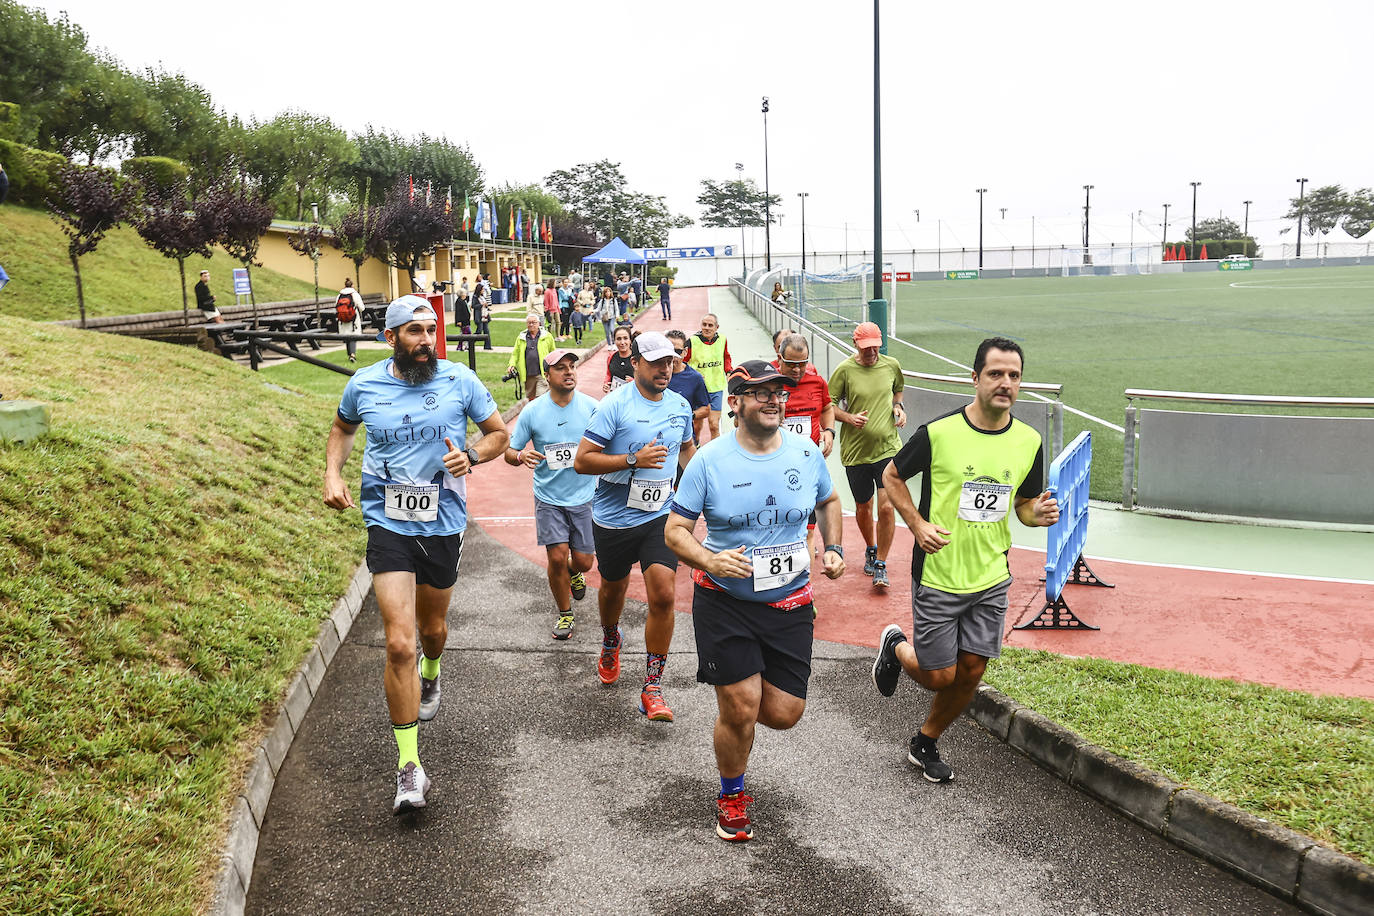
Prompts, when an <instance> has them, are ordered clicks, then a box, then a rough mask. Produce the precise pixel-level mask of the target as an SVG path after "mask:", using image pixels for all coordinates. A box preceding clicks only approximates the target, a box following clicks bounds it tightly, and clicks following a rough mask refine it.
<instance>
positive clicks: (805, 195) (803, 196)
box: [797, 191, 811, 273]
mask: <svg viewBox="0 0 1374 916" xmlns="http://www.w3.org/2000/svg"><path fill="white" fill-rule="evenodd" d="M797 196H798V197H800V198H801V202H802V273H806V198H808V197H810V196H811V195H810V193H808V192H806V191H798V192H797Z"/></svg>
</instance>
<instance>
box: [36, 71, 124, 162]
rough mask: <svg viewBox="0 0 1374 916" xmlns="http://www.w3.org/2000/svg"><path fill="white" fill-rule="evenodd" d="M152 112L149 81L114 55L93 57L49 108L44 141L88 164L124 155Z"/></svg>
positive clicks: (43, 133)
mask: <svg viewBox="0 0 1374 916" xmlns="http://www.w3.org/2000/svg"><path fill="white" fill-rule="evenodd" d="M148 113H149V104H148V96H147V93H146V92H145V91H144V84H143V83H142V82H141V81H139V80H138V79H136V78H134V77H133V76H130V75H129V74H128V73H127V72H125V71H124V70H123V69H122V68H121V67H120V66H119V64H118V63H116V62H115V61H114V60H111V59H109V58H101V59H97V60H94V61H92V62H91V63H90V64H89V65H88V66H87V68H86V72H85V73H84V74H83V75H82V77H81V80H80V82H78V83H77V84H76V85H74V86H71V87H70V88H68V90H67V91H66V92H64V93H63V94H62V96H61V97H60V98H59V99H58V101H57V102H56V104H55V105H53V107H52V109H51V111H50V112H49V114H48V116H47V118H46V120H45V123H44V127H43V132H42V134H40V140H41V141H42V142H44V143H47V144H48V145H50V146H51V147H52V148H53V149H56V150H58V151H59V152H61V153H62V154H63V155H65V156H66V157H67V158H69V159H75V158H77V156H84V157H85V158H86V164H87V165H95V164H96V162H97V161H100V160H105V159H108V158H111V157H113V156H116V155H119V154H123V153H125V152H127V150H128V149H129V147H130V145H131V142H132V138H133V136H134V135H135V134H136V133H137V131H138V129H139V127H138V125H139V124H141V123H143V122H144V121H145V120H146V119H147V117H148Z"/></svg>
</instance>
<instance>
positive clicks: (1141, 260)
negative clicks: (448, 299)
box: [1059, 245, 1159, 277]
mask: <svg viewBox="0 0 1374 916" xmlns="http://www.w3.org/2000/svg"><path fill="white" fill-rule="evenodd" d="M1059 251H1060V274H1061V275H1062V276H1065V277H1120V276H1126V275H1128V274H1148V273H1154V262H1155V260H1157V259H1158V257H1159V252H1158V250H1157V248H1156V247H1155V246H1151V245H1135V246H1131V245H1092V246H1089V247H1087V248H1083V247H1081V246H1080V247H1075V248H1061V249H1060V250H1059Z"/></svg>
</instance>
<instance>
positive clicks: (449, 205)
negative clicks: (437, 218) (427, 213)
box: [444, 185, 453, 216]
mask: <svg viewBox="0 0 1374 916" xmlns="http://www.w3.org/2000/svg"><path fill="white" fill-rule="evenodd" d="M452 212H453V185H449V186H448V196H447V197H445V198H444V215H445V216H448V215H449V214H450V213H452Z"/></svg>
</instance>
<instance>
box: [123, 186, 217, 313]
mask: <svg viewBox="0 0 1374 916" xmlns="http://www.w3.org/2000/svg"><path fill="white" fill-rule="evenodd" d="M188 187H189V186H188V185H187V183H186V182H185V181H180V182H178V183H176V184H174V185H173V186H172V187H171V188H168V189H165V190H164V189H160V188H156V187H149V186H144V188H143V206H142V207H141V208H140V209H139V210H138V211H137V212H136V214H135V216H134V219H133V223H134V228H135V229H137V230H138V234H139V235H140V236H142V237H143V240H144V241H145V242H147V243H148V244H149V245H150V246H151V247H152V248H153V250H155V251H157V252H159V253H160V254H161V255H162V256H163V257H165V258H173V259H175V260H176V262H177V270H178V271H180V273H181V312H182V319H183V321H184V322H185V323H186V324H187V325H190V323H191V309H190V305H189V303H188V301H187V298H186V259H187V258H189V257H191V256H192V255H200V256H201V257H202V258H208V257H210V242H211V240H212V239H213V238H214V237H215V225H214V218H213V216H211V215H210V214H208V213H206V212H205V211H204V210H201V209H197V208H196V205H195V202H193V201H191V200H190V199H189V197H190V195H189V190H188Z"/></svg>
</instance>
